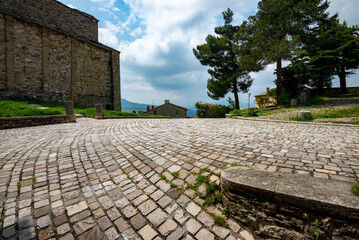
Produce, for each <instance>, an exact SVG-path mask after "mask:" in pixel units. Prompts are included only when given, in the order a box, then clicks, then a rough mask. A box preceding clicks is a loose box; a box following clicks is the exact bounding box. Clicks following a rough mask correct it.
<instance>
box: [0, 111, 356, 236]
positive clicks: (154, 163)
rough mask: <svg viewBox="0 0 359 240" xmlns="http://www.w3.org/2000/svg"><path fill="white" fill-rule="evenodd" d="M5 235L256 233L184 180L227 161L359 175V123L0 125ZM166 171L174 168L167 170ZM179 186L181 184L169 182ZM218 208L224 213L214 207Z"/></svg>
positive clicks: (214, 175)
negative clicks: (223, 223)
mask: <svg viewBox="0 0 359 240" xmlns="http://www.w3.org/2000/svg"><path fill="white" fill-rule="evenodd" d="M0 142H1V145H0V168H1V170H0V212H2V215H3V217H2V220H1V221H2V232H1V236H2V237H3V238H6V239H21V240H23V239H30V238H33V237H35V236H36V238H39V239H47V238H56V239H106V238H107V239H145V240H147V239H181V238H182V239H206V240H211V239H219V238H220V239H246V240H247V239H253V237H255V236H254V235H252V234H251V233H250V232H249V231H247V230H245V228H244V227H242V226H241V225H239V224H237V223H236V222H234V221H232V220H230V219H229V220H228V221H227V222H228V225H227V227H226V228H224V227H219V226H217V225H215V224H214V220H213V218H212V217H211V216H210V215H211V214H213V213H214V214H216V213H218V212H219V210H218V209H217V208H214V207H206V208H205V207H200V206H198V203H201V202H202V200H201V199H200V198H199V197H198V196H196V192H195V191H193V190H192V189H188V188H186V185H187V184H194V183H195V181H196V177H195V175H192V174H191V173H198V172H200V169H203V168H206V169H207V170H208V172H206V173H207V176H208V177H209V178H210V180H211V182H217V183H218V182H219V178H218V174H219V173H220V171H221V170H222V169H223V168H224V167H225V166H226V167H229V166H234V165H246V166H248V165H253V167H254V168H258V169H266V170H269V171H278V172H292V173H296V174H305V175H311V176H313V177H318V178H331V179H338V180H344V181H357V180H358V178H359V128H358V127H356V128H355V127H345V126H343V127H333V126H318V125H304V124H295V123H293V124H288V123H273V122H255V121H244V120H235V119H220V120H215V119H206V120H203V119H202V120H201V119H182V120H174V119H173V120H171V119H170V120H169V119H131V120H94V119H87V118H83V119H78V122H77V123H72V124H58V125H49V126H39V127H30V128H19V129H10V130H2V131H0ZM171 173H172V174H171ZM175 186H178V188H182V189H183V191H180V190H178V189H177V188H175ZM218 214H221V212H219V213H218Z"/></svg>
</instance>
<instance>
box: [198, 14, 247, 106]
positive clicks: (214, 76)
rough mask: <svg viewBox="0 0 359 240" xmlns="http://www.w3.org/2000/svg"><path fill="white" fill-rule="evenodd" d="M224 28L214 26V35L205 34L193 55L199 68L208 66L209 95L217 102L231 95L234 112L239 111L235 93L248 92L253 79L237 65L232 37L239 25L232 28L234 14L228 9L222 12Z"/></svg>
mask: <svg viewBox="0 0 359 240" xmlns="http://www.w3.org/2000/svg"><path fill="white" fill-rule="evenodd" d="M222 15H223V18H224V20H225V24H224V26H220V27H216V28H215V29H214V32H215V33H216V35H208V36H207V37H206V43H205V44H202V45H198V46H197V47H196V48H194V49H193V54H194V55H195V57H196V58H197V59H198V60H199V61H200V62H201V64H202V65H205V66H210V67H211V69H209V70H208V73H209V74H210V76H211V78H210V79H208V82H207V89H208V92H207V94H208V96H209V97H211V98H212V99H215V100H218V99H220V98H223V97H225V95H226V94H227V93H228V92H233V94H234V98H235V103H236V109H239V100H238V92H247V91H248V88H249V87H250V86H251V85H252V82H253V79H251V77H250V76H249V71H247V70H245V69H243V67H241V66H240V64H239V61H237V60H238V55H237V54H236V53H235V51H236V47H237V46H236V43H235V39H234V38H235V34H236V33H237V32H238V31H239V29H240V28H239V26H233V25H232V24H231V23H232V20H233V12H232V10H231V9H227V11H225V12H223V13H222Z"/></svg>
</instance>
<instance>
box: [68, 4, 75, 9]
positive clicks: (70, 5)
mask: <svg viewBox="0 0 359 240" xmlns="http://www.w3.org/2000/svg"><path fill="white" fill-rule="evenodd" d="M66 6H68V7H70V8H73V9H76V7H75V6H74V5H72V4H71V3H69V4H67V5H66Z"/></svg>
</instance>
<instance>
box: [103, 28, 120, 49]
mask: <svg viewBox="0 0 359 240" xmlns="http://www.w3.org/2000/svg"><path fill="white" fill-rule="evenodd" d="M98 34H99V41H100V42H102V43H104V44H106V45H109V46H111V47H113V48H117V47H118V44H119V43H118V39H117V37H116V34H114V33H113V32H111V31H110V30H108V29H107V28H99V29H98Z"/></svg>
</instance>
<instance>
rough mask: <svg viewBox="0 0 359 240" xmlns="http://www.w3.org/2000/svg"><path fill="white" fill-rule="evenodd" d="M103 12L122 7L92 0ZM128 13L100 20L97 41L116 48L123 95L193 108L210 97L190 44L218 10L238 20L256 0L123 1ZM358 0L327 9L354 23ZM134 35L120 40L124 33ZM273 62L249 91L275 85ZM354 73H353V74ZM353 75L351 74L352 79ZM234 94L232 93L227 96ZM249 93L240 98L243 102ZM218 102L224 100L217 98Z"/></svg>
mask: <svg viewBox="0 0 359 240" xmlns="http://www.w3.org/2000/svg"><path fill="white" fill-rule="evenodd" d="M91 1H93V2H98V3H101V4H102V5H103V7H104V8H106V9H108V11H112V12H115V11H117V12H118V11H121V9H118V8H116V7H114V4H115V1H114V0H91ZM123 1H124V2H125V3H126V4H128V6H129V8H130V13H129V14H128V17H127V19H122V21H118V22H117V23H115V22H105V27H104V28H100V29H99V34H100V41H101V42H103V43H105V44H108V45H110V46H112V47H114V48H117V49H119V50H120V51H121V81H122V84H121V87H122V96H123V97H124V98H126V99H128V100H132V101H136V102H144V103H151V101H152V99H156V101H158V102H155V104H160V103H162V101H163V100H164V99H170V100H171V99H176V103H177V104H180V105H184V106H187V107H188V106H190V107H192V108H193V106H194V103H195V102H196V101H203V102H214V101H213V100H211V99H210V98H209V97H208V96H207V93H206V92H207V89H206V85H207V79H208V77H209V75H208V73H207V71H206V70H207V67H204V66H201V64H200V63H199V61H198V60H197V59H196V58H195V57H194V55H193V53H192V48H194V47H195V46H196V45H198V44H202V43H204V42H205V37H206V36H207V35H208V34H213V29H214V27H215V26H218V25H219V24H223V20H222V16H221V13H222V12H223V11H225V10H226V9H227V8H228V7H229V8H231V9H232V10H233V11H234V23H235V24H241V22H242V21H243V20H245V19H246V18H247V17H248V16H249V15H252V14H254V13H255V11H256V9H257V3H258V1H259V0H254V1H250V0H226V1H217V0H181V1H169V0H123ZM358 4H359V1H358V0H336V1H332V4H331V7H330V11H331V12H332V13H335V12H339V16H340V18H341V19H345V20H347V21H348V22H349V24H357V23H358V20H359V19H358V18H359V17H357V16H356V14H355V13H354V11H355V9H359V6H358ZM125 33H126V34H127V35H129V36H131V37H133V38H135V39H134V40H131V41H129V40H121V37H122V35H123V34H125ZM273 72H274V65H269V66H267V68H266V69H265V70H263V71H261V72H259V73H253V74H251V75H252V77H253V78H254V79H255V80H254V82H253V85H252V87H251V93H252V96H253V95H256V94H259V93H261V92H263V91H264V90H265V88H266V87H267V86H268V87H275V85H274V83H273V81H274V79H275V76H274V75H273ZM355 76H356V78H355ZM357 76H358V75H354V76H352V77H351V78H350V81H349V82H353V81H352V80H351V79H353V78H355V79H357ZM232 98H233V96H232ZM247 98H248V95H247V94H245V95H241V96H240V100H241V101H243V102H245V101H247ZM222 102H223V101H222Z"/></svg>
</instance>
